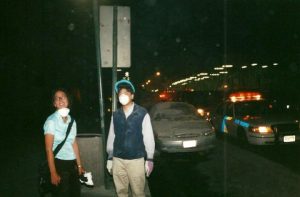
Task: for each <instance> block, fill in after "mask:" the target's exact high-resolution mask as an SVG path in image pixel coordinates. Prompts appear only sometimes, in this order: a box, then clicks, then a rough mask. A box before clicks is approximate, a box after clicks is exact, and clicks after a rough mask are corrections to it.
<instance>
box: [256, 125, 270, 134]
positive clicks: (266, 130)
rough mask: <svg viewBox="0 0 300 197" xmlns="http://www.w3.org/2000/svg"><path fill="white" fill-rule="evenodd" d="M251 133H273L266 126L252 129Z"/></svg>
mask: <svg viewBox="0 0 300 197" xmlns="http://www.w3.org/2000/svg"><path fill="white" fill-rule="evenodd" d="M251 131H252V132H254V133H261V134H267V133H273V130H272V128H271V127H267V126H260V127H252V128H251Z"/></svg>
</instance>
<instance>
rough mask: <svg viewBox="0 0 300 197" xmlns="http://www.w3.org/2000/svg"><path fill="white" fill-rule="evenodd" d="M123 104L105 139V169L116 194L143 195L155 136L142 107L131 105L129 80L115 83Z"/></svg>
mask: <svg viewBox="0 0 300 197" xmlns="http://www.w3.org/2000/svg"><path fill="white" fill-rule="evenodd" d="M115 91H116V93H117V94H118V98H119V102H120V104H121V105H122V106H121V107H120V108H119V109H118V110H116V111H115V112H114V113H113V115H112V118H111V123H110V129H109V134H108V138H107V147H106V149H107V153H108V160H107V165H106V167H107V170H108V172H109V173H110V174H112V175H113V180H114V183H115V187H116V191H117V195H118V196H119V197H123V196H128V188H129V186H130V188H131V192H132V196H134V197H135V196H139V197H140V196H145V191H144V190H145V175H146V176H147V177H148V176H150V174H151V172H152V170H153V166H154V165H153V156H154V148H155V142H154V135H153V130H152V125H151V121H150V116H149V114H148V112H147V111H146V109H145V108H143V107H141V106H139V105H137V104H136V103H134V102H133V99H134V93H135V88H134V86H133V85H132V83H131V82H130V81H128V80H124V79H123V80H120V81H118V82H117V83H116V84H115Z"/></svg>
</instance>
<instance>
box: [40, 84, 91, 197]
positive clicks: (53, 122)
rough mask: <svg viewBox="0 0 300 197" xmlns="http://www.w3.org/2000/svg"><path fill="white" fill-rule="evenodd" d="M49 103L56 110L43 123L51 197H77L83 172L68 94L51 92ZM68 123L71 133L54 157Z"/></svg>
mask: <svg viewBox="0 0 300 197" xmlns="http://www.w3.org/2000/svg"><path fill="white" fill-rule="evenodd" d="M52 101H53V106H54V108H55V109H56V111H55V112H54V113H53V114H51V115H50V116H49V117H48V118H47V120H46V122H45V124H44V135H45V147H46V155H47V160H48V166H49V169H50V174H51V183H52V184H53V191H52V192H53V193H52V196H56V197H57V196H59V197H60V196H62V197H65V196H72V197H79V196H80V182H79V175H81V174H83V173H84V172H85V170H84V168H83V167H82V164H81V159H80V155H79V148H78V144H77V141H76V134H77V126H76V122H75V121H73V122H72V123H70V122H71V116H70V115H69V112H70V109H69V108H68V107H69V97H68V94H67V93H66V91H65V90H63V89H57V90H55V91H54V93H53V100H52ZM69 124H72V126H71V127H70V128H71V129H70V133H69V134H68V135H67V138H66V141H65V142H64V144H63V146H62V147H61V149H60V150H59V151H58V153H57V154H56V155H55V154H54V150H55V148H56V147H57V146H58V145H59V144H60V143H61V142H62V141H63V140H64V139H65V137H66V132H67V128H68V125H69Z"/></svg>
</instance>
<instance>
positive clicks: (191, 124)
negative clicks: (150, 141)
mask: <svg viewBox="0 0 300 197" xmlns="http://www.w3.org/2000/svg"><path fill="white" fill-rule="evenodd" d="M152 126H153V130H154V132H155V133H156V135H157V136H158V137H183V136H191V137H196V136H199V135H203V134H204V133H206V132H210V131H211V130H212V127H211V125H210V124H209V122H207V121H206V120H201V119H200V120H189V121H173V120H160V121H153V122H152Z"/></svg>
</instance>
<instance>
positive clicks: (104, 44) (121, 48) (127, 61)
mask: <svg viewBox="0 0 300 197" xmlns="http://www.w3.org/2000/svg"><path fill="white" fill-rule="evenodd" d="M99 12H100V13H99V17H100V20H99V21H100V24H99V27H100V51H101V65H102V67H107V68H111V67H112V66H113V55H114V54H113V23H114V21H113V20H114V9H113V6H100V9H99ZM115 22H116V23H117V36H116V39H117V54H116V55H117V67H118V68H127V67H130V66H131V47H130V43H131V38H130V26H131V20H130V8H129V7H125V6H118V7H117V21H115Z"/></svg>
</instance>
